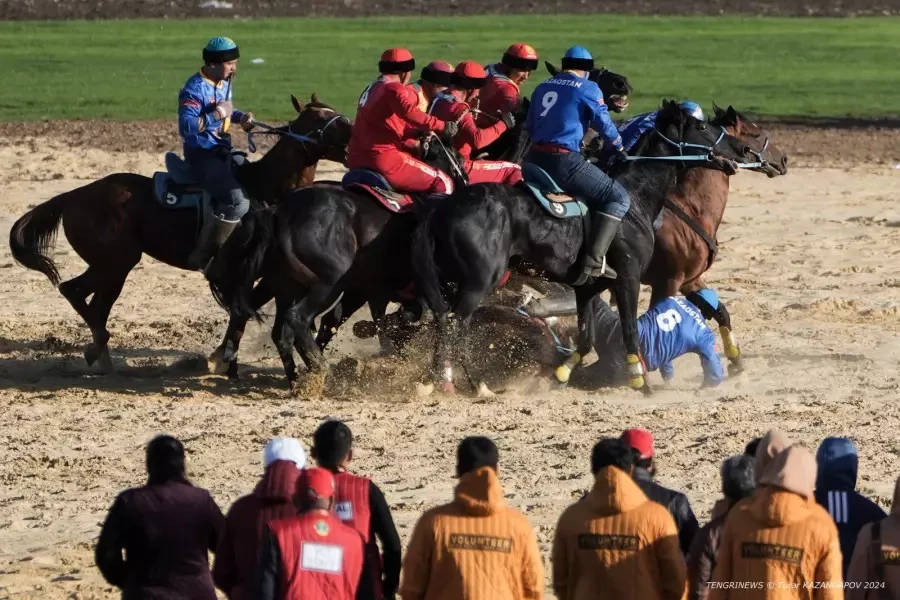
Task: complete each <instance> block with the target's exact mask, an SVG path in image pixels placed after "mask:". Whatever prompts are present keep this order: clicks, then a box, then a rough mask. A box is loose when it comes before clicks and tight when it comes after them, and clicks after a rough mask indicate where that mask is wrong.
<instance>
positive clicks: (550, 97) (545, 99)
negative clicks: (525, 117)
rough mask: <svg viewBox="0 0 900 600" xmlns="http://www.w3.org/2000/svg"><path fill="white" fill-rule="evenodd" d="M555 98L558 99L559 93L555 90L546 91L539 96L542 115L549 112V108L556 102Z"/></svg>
mask: <svg viewBox="0 0 900 600" xmlns="http://www.w3.org/2000/svg"><path fill="white" fill-rule="evenodd" d="M557 100H559V94H557V93H556V92H547V93H546V94H544V95H543V96H541V106H543V107H544V110H542V111H541V116H542V117H546V116H547V113H548V112H550V109H551V108H553V105H554V104H556V101H557Z"/></svg>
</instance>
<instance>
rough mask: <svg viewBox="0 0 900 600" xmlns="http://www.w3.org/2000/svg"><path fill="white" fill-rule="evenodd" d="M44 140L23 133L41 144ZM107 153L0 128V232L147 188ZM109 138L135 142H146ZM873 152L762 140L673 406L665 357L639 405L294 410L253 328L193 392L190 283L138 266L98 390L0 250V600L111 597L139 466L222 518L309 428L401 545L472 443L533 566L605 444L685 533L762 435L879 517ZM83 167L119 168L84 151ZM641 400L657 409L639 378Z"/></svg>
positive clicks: (197, 298) (843, 141)
mask: <svg viewBox="0 0 900 600" xmlns="http://www.w3.org/2000/svg"><path fill="white" fill-rule="evenodd" d="M58 127H59V126H58V125H54V126H45V129H44V130H43V132H44V135H45V136H46V135H48V134H51V133H56V132H59V131H62V130H61V129H58ZM107 129H108V128H94V129H90V128H88V129H86V133H78V130H77V129H75V130H73V129H72V128H70V127H67V128H66V129H65V131H66V132H67V136H66V137H60V136H58V135H52V136H51V137H49V138H48V137H42V138H31V137H28V136H27V135H26V136H24V137H23V135H24V134H23V132H22V131H21V130H16V131H15V132H12V135H11V132H10V130H8V129H7V130H6V131H5V132H4V130H3V129H2V128H0V164H3V165H4V166H5V168H4V170H3V171H2V172H0V185H2V186H3V189H4V195H3V196H2V199H0V228H2V230H3V231H8V230H9V227H10V226H11V225H12V223H13V221H14V220H15V219H16V218H18V216H19V215H21V214H22V213H23V212H24V211H25V210H27V208H28V207H30V206H32V205H34V204H36V203H38V202H41V201H43V200H46V199H48V198H49V197H51V196H52V195H54V194H56V193H59V192H62V191H65V190H68V189H72V188H73V187H76V186H79V185H83V184H84V183H86V182H87V181H88V180H89V179H92V178H95V177H99V176H102V175H103V174H106V173H110V172H115V171H122V170H126V171H134V172H139V173H144V174H150V173H151V172H152V171H153V170H155V169H157V168H159V167H160V166H161V160H162V149H161V148H159V147H158V144H157V143H156V142H151V143H149V145H148V146H145V147H143V148H140V149H138V148H135V147H125V146H124V145H123V144H124V142H122V140H121V139H118V138H114V137H113V138H107V137H104V136H106V133H104V132H105V131H106V130H107ZM73 131H74V137H73ZM128 131H129V138H135V137H137V138H138V139H146V140H148V141H149V140H151V138H152V135H153V134H154V132H155V131H156V130H154V129H153V128H152V127H150V128H147V129H145V128H140V129H139V131H141V132H145V131H146V135H145V134H144V133H141V134H140V135H136V134H135V128H134V127H130V126H129V128H128ZM64 139H65V140H66V144H65V145H64V144H63V142H62V140H64ZM164 139H168V138H164ZM894 139H895V136H891V135H890V134H888V133H885V132H878V131H869V132H865V133H862V134H847V133H846V132H835V131H824V132H823V131H811V130H805V129H801V130H787V129H778V130H777V134H776V135H775V137H773V140H774V142H775V143H777V144H779V145H780V146H782V147H783V148H787V149H789V151H790V152H791V153H792V155H791V161H792V162H791V164H792V166H793V168H792V170H791V172H790V173H789V174H788V175H787V176H786V177H783V178H778V179H771V180H769V179H766V178H764V177H763V176H761V175H755V174H750V173H742V174H740V175H738V176H736V177H734V178H733V179H732V196H731V199H730V203H729V208H728V212H727V213H726V221H725V224H724V225H723V227H722V229H721V231H720V234H719V239H720V241H722V242H723V247H722V252H721V255H720V261H719V262H717V263H716V265H715V266H714V268H713V270H712V272H711V277H710V279H709V281H710V283H711V284H712V285H713V286H714V287H715V288H716V289H717V290H718V291H719V292H720V294H721V296H722V298H723V299H724V300H725V301H726V302H728V303H729V306H730V308H731V311H732V314H733V316H734V319H735V327H736V331H737V333H738V336H739V339H740V341H741V343H742V345H743V348H744V350H745V353H746V357H747V373H745V374H744V375H742V376H740V377H738V378H736V379H730V380H729V381H727V382H726V383H725V384H723V385H722V386H721V387H720V388H719V389H716V390H704V391H697V390H696V387H697V385H698V384H699V382H700V369H699V364H698V361H697V360H696V359H695V358H693V357H685V358H682V359H680V360H679V361H677V362H676V369H677V383H676V384H675V385H674V387H673V388H672V389H665V390H662V389H661V390H659V391H658V392H657V394H656V395H654V396H653V397H652V398H650V399H646V398H644V397H642V396H640V395H639V394H637V393H633V392H629V391H627V390H610V391H604V392H600V393H598V394H585V393H580V392H572V391H569V392H559V391H554V392H542V391H540V390H541V386H540V385H536V386H535V388H534V390H532V391H531V392H530V393H521V392H520V393H510V394H505V395H501V396H499V397H498V398H496V399H493V400H488V401H478V400H473V399H468V398H456V399H446V398H436V397H435V398H428V399H425V400H421V399H417V398H415V397H414V395H413V393H412V391H411V387H410V386H403V387H401V386H390V387H388V386H384V385H380V386H379V385H378V382H377V381H375V382H373V384H372V385H373V389H371V390H369V391H367V392H365V393H361V392H359V391H358V390H357V391H351V392H349V393H347V394H345V395H342V396H340V397H335V398H330V399H327V400H322V401H313V402H302V401H298V400H296V399H294V398H292V397H290V396H288V395H287V393H286V390H285V385H284V383H283V380H282V377H281V369H280V363H279V361H278V359H277V355H276V353H275V352H274V349H273V348H272V346H271V343H270V342H269V337H268V326H269V323H266V325H264V326H263V327H259V326H254V325H251V326H250V328H249V329H248V333H247V336H246V337H245V342H244V344H243V346H242V353H241V358H242V361H243V363H244V364H245V365H247V369H246V371H245V373H246V376H245V379H244V381H243V382H242V383H240V384H232V383H230V382H228V381H227V380H225V379H222V378H219V377H215V376H207V375H204V374H203V372H202V366H203V360H202V358H203V356H204V355H205V354H206V353H208V352H209V351H210V350H211V349H212V348H213V347H214V345H215V344H216V343H217V342H218V339H219V336H220V335H221V334H222V332H223V330H224V324H225V315H224V314H223V313H222V311H221V309H219V308H218V307H217V306H216V305H215V303H214V302H213V300H212V298H211V297H210V295H209V293H208V290H207V288H206V286H205V285H204V282H203V280H202V277H201V276H200V275H199V274H197V273H187V272H182V271H177V270H175V269H172V268H169V267H166V266H164V265H161V264H160V263H158V262H156V261H153V260H150V259H147V258H145V259H144V260H143V262H142V263H141V264H140V265H139V266H138V268H137V269H135V271H134V272H133V273H132V275H131V277H130V279H129V281H128V283H127V284H126V287H125V291H124V293H123V295H122V298H121V299H120V301H119V303H118V304H117V306H116V308H115V309H114V312H113V316H112V319H111V326H110V330H111V332H112V336H113V337H112V341H111V347H112V353H113V360H114V362H115V363H116V365H117V367H118V368H119V369H120V373H119V374H118V375H114V376H98V375H96V374H95V373H94V372H92V371H91V370H90V369H88V368H87V367H86V366H85V365H84V363H83V361H82V360H81V354H80V353H81V348H82V347H83V345H84V344H85V343H86V342H87V340H88V333H87V331H86V329H85V327H84V326H83V325H82V324H81V323H80V322H79V320H78V317H77V316H76V314H75V313H74V311H73V310H72V309H71V307H70V306H69V305H68V303H67V302H66V301H65V300H64V299H63V298H62V297H61V296H60V295H59V294H58V293H57V292H56V291H55V290H54V289H53V288H52V286H51V285H50V284H49V283H48V282H47V281H46V280H45V279H44V278H43V276H41V275H39V274H36V273H34V272H30V271H26V270H24V269H23V268H21V267H19V266H18V265H15V264H14V262H13V261H12V259H11V257H10V255H9V250H8V247H7V246H5V245H4V247H3V249H2V250H0V275H2V277H0V295H2V297H3V299H4V302H3V303H2V305H0V414H2V415H3V420H2V422H0V482H2V483H3V485H2V486H0V598H4V597H10V598H16V599H20V598H113V597H115V596H114V594H113V591H112V589H111V588H109V587H108V586H107V585H105V584H104V583H103V581H102V580H101V578H100V576H99V573H98V572H97V570H96V568H95V567H94V566H93V554H92V551H93V543H94V541H95V538H96V535H97V533H98V531H99V522H100V521H101V520H102V518H103V514H104V511H105V510H106V509H107V508H108V506H109V505H110V503H111V502H112V500H113V498H114V497H115V494H116V493H117V492H118V491H119V490H121V489H123V488H125V487H128V486H132V485H138V484H140V483H141V481H142V479H143V462H142V461H143V454H142V452H143V450H142V445H143V444H144V443H146V441H147V440H148V439H149V438H150V437H151V436H152V435H154V434H156V433H158V432H161V431H166V432H171V433H173V434H175V435H177V436H179V437H180V438H182V439H184V440H186V442H187V446H188V448H189V452H190V455H189V469H190V475H191V477H192V478H193V479H194V480H195V481H196V482H197V483H198V484H200V485H203V486H206V487H209V488H210V489H211V490H212V493H213V495H214V497H215V498H216V500H217V501H218V502H219V504H220V506H222V508H223V509H226V508H227V507H228V506H229V505H230V503H231V502H232V501H233V500H234V499H235V498H236V497H237V496H238V495H240V494H243V493H246V492H247V491H248V490H250V489H251V488H252V487H253V485H254V483H255V478H256V476H257V474H258V472H259V471H260V465H261V448H262V445H263V444H264V443H265V441H266V440H267V439H268V438H270V437H272V436H274V435H281V434H288V435H296V436H298V437H300V438H301V439H302V440H303V441H304V443H308V442H309V436H310V434H311V432H312V430H313V428H314V427H315V425H316V424H317V423H318V422H319V421H320V420H322V419H324V418H326V417H327V416H330V415H333V416H338V417H341V418H344V419H347V420H348V421H349V422H350V424H351V426H352V427H353V428H354V429H355V432H356V433H357V435H358V438H359V447H358V452H357V457H358V458H357V464H356V467H357V468H358V469H359V470H360V471H362V472H364V473H367V474H369V475H371V476H373V477H374V478H375V479H377V480H378V481H379V483H381V484H382V485H383V488H384V489H385V492H386V494H387V497H388V499H389V502H390V503H391V505H392V507H393V509H394V511H395V518H396V520H397V522H398V525H399V527H400V529H401V534H402V536H403V539H404V541H405V540H406V539H407V538H408V535H409V533H410V528H411V526H412V525H413V523H414V522H415V519H416V518H417V516H418V515H419V514H420V513H421V512H422V511H423V510H424V509H426V508H428V507H430V506H432V505H434V504H436V503H438V502H440V501H443V500H445V499H446V498H448V497H449V495H450V493H451V489H452V486H453V479H452V478H451V477H450V475H451V473H452V465H453V450H454V447H455V444H456V443H457V441H458V440H459V439H460V438H461V437H462V436H463V435H466V434H471V433H477V432H480V433H486V434H488V435H491V436H492V437H494V438H495V439H496V440H497V441H498V444H499V446H500V448H501V460H502V480H503V482H504V485H505V488H506V491H507V499H508V501H509V502H510V503H511V504H513V505H515V506H518V507H521V508H522V509H523V510H524V511H525V512H526V513H527V514H528V516H529V518H530V519H531V520H532V521H533V523H535V525H536V526H537V527H538V528H539V536H540V541H541V544H542V549H543V550H544V551H545V556H546V555H547V551H548V550H549V543H550V541H551V537H552V533H553V524H554V522H555V519H556V518H557V516H558V515H559V513H560V511H561V510H562V508H563V507H564V506H565V505H566V504H567V503H568V502H570V501H571V499H572V498H574V497H577V495H578V494H579V493H580V492H581V491H582V490H584V489H586V488H587V487H588V486H589V484H590V479H589V477H588V476H587V475H586V473H587V466H588V455H589V449H590V447H591V445H592V443H593V442H594V441H595V440H596V439H597V437H599V436H603V435H614V434H616V433H617V432H618V431H619V430H621V429H622V428H624V427H627V426H635V425H642V426H646V427H649V428H650V429H651V430H653V431H654V432H655V433H656V435H657V437H658V440H659V441H658V452H659V461H660V471H661V473H662V481H663V482H664V483H667V484H671V485H675V486H678V487H681V488H682V489H685V490H686V492H687V494H688V496H689V497H690V499H691V501H692V502H693V503H694V505H695V509H696V510H697V512H698V514H699V515H700V516H701V518H702V519H705V518H706V517H708V513H709V509H710V507H711V506H712V503H713V501H714V500H715V499H716V497H717V496H718V481H717V478H718V464H719V461H721V459H722V458H724V457H725V456H727V455H730V454H735V453H738V452H739V451H740V450H741V448H742V447H743V444H744V443H745V442H746V441H747V440H748V439H749V438H751V437H752V436H755V435H759V434H761V433H762V432H764V431H765V430H766V429H767V428H768V427H770V426H780V427H782V428H784V429H786V430H788V431H789V432H790V433H791V435H793V436H795V437H796V438H797V439H799V440H800V441H802V442H803V443H805V444H807V445H808V446H810V447H812V448H815V446H816V445H817V444H818V443H819V441H820V440H821V439H822V438H823V437H824V436H825V435H834V434H845V435H850V436H852V437H853V438H854V439H855V440H856V442H857V443H858V444H859V446H860V452H861V460H860V464H861V476H860V486H861V488H862V489H863V491H864V492H866V493H868V494H870V495H873V496H877V497H878V498H879V500H880V501H881V502H882V503H886V502H887V501H888V498H889V496H890V490H892V488H893V481H894V478H895V477H896V475H897V472H896V465H897V457H898V455H900V445H898V442H897V439H896V435H895V432H896V431H898V430H900V408H898V405H897V402H896V400H897V397H898V391H900V378H898V376H897V363H898V360H900V341H898V340H900V337H898V330H900V325H898V322H900V321H898V314H900V301H898V294H897V289H898V287H900V268H898V264H900V263H898V258H900V250H898V249H900V211H898V209H897V206H898V200H900V196H898V193H897V191H896V190H897V188H898V183H900V170H896V169H894V168H893V167H894V164H892V163H894V162H896V161H897V159H900V155H898V148H897V146H896V142H895V141H894ZM98 144H99V145H103V146H107V147H111V148H118V149H120V150H127V152H126V151H122V152H108V151H105V150H101V149H97V148H94V147H91V146H96V145H98ZM890 144H893V145H890ZM73 146H74V147H73ZM174 146H175V145H174V144H172V146H170V147H174ZM886 148H887V150H886ZM876 149H877V150H876ZM876 152H877V155H876ZM851 163H853V164H852V166H850V165H851ZM320 174H321V175H325V176H327V175H328V174H329V172H328V169H327V168H325V169H323V170H322V171H320ZM334 174H335V173H334V172H333V171H332V172H331V175H332V176H333V175H334ZM54 259H55V260H56V261H57V262H58V263H59V264H60V266H61V270H62V272H63V275H64V278H68V277H71V276H73V275H75V274H77V273H79V272H81V270H82V269H83V266H82V263H81V261H80V260H79V259H78V258H77V256H75V255H74V254H73V253H72V251H71V249H70V248H69V247H68V245H67V244H66V242H65V240H64V236H63V235H62V234H61V235H60V241H59V243H58V245H57V250H56V252H55V254H54ZM338 342H339V343H338V344H337V345H336V346H335V347H334V349H333V350H331V351H330V353H329V357H330V360H332V361H337V360H338V359H339V358H340V357H342V356H345V355H352V356H357V357H363V358H365V357H369V356H371V354H372V353H373V352H374V350H375V348H374V346H373V344H371V343H370V342H369V341H367V342H365V343H361V342H359V341H356V340H352V339H349V337H348V336H347V334H346V333H342V334H341V336H340V337H339V340H338ZM653 383H654V384H655V385H657V386H659V383H660V380H659V378H658V375H654V376H653ZM548 566H549V565H548ZM4 593H5V594H6V596H4Z"/></svg>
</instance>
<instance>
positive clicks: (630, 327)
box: [615, 260, 651, 394]
mask: <svg viewBox="0 0 900 600" xmlns="http://www.w3.org/2000/svg"><path fill="white" fill-rule="evenodd" d="M618 266H619V269H618V275H619V278H618V281H617V282H616V286H615V295H616V303H617V304H618V305H619V320H620V321H621V322H622V339H623V341H624V342H625V352H626V354H625V365H626V368H627V370H628V385H629V387H631V388H632V389H640V390H642V391H643V392H644V393H645V394H649V393H650V392H651V390H650V386H649V385H648V384H647V378H646V376H645V375H646V374H645V371H644V364H643V360H642V358H641V346H640V338H639V337H638V327H637V305H638V298H639V296H640V292H641V282H640V274H639V272H638V269H637V268H636V267H637V265H635V264H634V261H631V260H625V261H622V264H621V265H618Z"/></svg>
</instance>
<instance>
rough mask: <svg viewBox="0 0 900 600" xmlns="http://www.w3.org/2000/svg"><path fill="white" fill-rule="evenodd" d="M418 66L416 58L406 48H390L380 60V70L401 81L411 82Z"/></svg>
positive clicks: (383, 53) (383, 73)
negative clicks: (411, 77)
mask: <svg viewBox="0 0 900 600" xmlns="http://www.w3.org/2000/svg"><path fill="white" fill-rule="evenodd" d="M415 68H416V59H415V58H413V55H412V53H411V52H410V51H409V50H407V49H406V48H388V49H387V50H385V51H384V52H382V54H381V60H379V61H378V72H379V73H381V74H382V75H387V76H388V77H392V78H396V79H397V81H399V82H400V83H409V79H410V76H411V74H412V72H413V71H414V70H415Z"/></svg>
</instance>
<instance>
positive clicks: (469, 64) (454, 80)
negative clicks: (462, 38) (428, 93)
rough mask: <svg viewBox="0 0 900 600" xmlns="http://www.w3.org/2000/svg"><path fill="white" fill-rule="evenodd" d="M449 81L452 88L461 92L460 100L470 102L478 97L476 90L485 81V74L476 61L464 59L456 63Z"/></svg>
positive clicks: (482, 85)
mask: <svg viewBox="0 0 900 600" xmlns="http://www.w3.org/2000/svg"><path fill="white" fill-rule="evenodd" d="M450 82H451V84H452V87H453V89H454V90H459V91H461V92H462V100H463V101H464V102H468V103H471V102H472V101H473V100H474V99H475V98H477V97H478V90H480V89H481V88H483V87H484V84H485V83H487V74H486V73H485V72H484V67H482V66H481V65H479V64H478V63H477V62H475V61H473V60H464V61H462V62H461V63H459V64H458V65H456V68H455V69H454V70H453V75H452V76H451V78H450Z"/></svg>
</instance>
